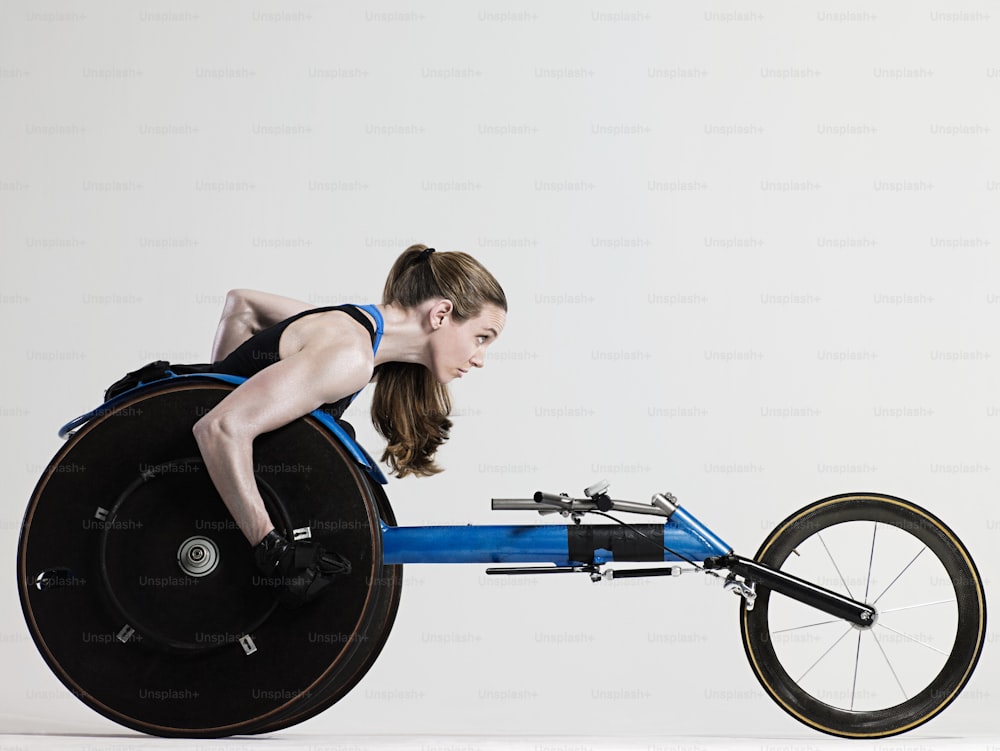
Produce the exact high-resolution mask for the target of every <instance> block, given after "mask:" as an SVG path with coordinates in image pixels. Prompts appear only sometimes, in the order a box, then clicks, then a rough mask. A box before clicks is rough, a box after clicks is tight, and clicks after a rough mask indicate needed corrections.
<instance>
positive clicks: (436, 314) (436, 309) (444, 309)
mask: <svg viewBox="0 0 1000 751" xmlns="http://www.w3.org/2000/svg"><path fill="white" fill-rule="evenodd" d="M453 308H454V306H453V305H452V304H451V300H446V299H441V300H438V301H437V302H436V303H434V305H433V306H431V309H430V321H431V330H432V331H433V330H435V329H439V328H441V326H442V325H443V324H444V322H445V320H446V319H447V318H448V316H450V315H451V311H452V309H453Z"/></svg>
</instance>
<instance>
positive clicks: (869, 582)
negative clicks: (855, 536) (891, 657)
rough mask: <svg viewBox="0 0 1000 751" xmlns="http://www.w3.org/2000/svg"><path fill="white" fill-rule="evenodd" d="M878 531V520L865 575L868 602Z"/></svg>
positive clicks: (866, 600)
mask: <svg viewBox="0 0 1000 751" xmlns="http://www.w3.org/2000/svg"><path fill="white" fill-rule="evenodd" d="M876 533H878V522H875V526H874V527H872V549H871V552H870V553H869V554H868V576H867V577H865V602H868V587H870V586H871V583H872V561H874V560H875V535H876ZM860 645H861V641H860V640H858V646H859V647H860Z"/></svg>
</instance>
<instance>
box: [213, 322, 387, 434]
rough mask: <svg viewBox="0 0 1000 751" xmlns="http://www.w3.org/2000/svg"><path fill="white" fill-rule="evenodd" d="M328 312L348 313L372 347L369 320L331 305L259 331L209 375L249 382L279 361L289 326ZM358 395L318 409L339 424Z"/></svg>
mask: <svg viewBox="0 0 1000 751" xmlns="http://www.w3.org/2000/svg"><path fill="white" fill-rule="evenodd" d="M328 310H339V311H342V312H344V313H347V315H349V316H350V317H351V318H353V319H354V320H355V321H357V322H358V323H360V324H361V325H362V326H364V327H365V328H366V329H368V334H369V336H371V339H372V347H374V346H375V327H374V326H372V322H371V321H370V320H368V317H367V316H365V314H364V313H362V312H361V311H360V310H358V309H357V308H356V307H354V306H353V305H332V306H328V307H325V308H312V309H311V310H304V311H302V312H301V313H298V314H296V315H294V316H292V317H291V318H286V319H285V320H283V321H279V322H278V323H276V324H274V325H273V326H268V327H267V328H266V329H264V330H262V331H258V332H257V333H256V334H254V335H253V336H251V337H250V338H249V339H247V340H246V341H245V342H243V344H241V345H240V346H239V347H237V348H236V349H234V350H233V351H232V352H230V353H229V355H228V356H227V357H225V358H224V359H222V360H219V361H218V362H216V363H212V369H211V372H213V373H228V374H229V375H235V376H242V377H244V378H249V377H250V376H252V375H254V374H255V373H259V372H260V371H261V370H263V369H264V368H266V367H267V366H268V365H273V364H274V363H276V362H278V361H279V360H280V359H281V356H280V355H279V353H278V344H279V342H280V341H281V335H282V333H284V331H285V329H286V328H287V327H288V324H290V323H292V322H293V321H297V320H299V319H300V318H303V317H304V316H308V315H312V314H313V313H325V312H326V311H328ZM359 393H361V392H356V393H354V394H351V395H350V396H345V397H344V398H343V399H338V400H337V401H335V402H331V403H329V404H323V405H321V406H320V409H321V410H323V411H324V412H326V413H327V414H328V415H330V416H331V417H333V418H334V419H337V420H339V419H340V417H341V415H343V414H344V410H345V409H347V407H348V405H349V404H350V403H351V401H352V400H353V399H354V397H355V396H357V395H358V394H359Z"/></svg>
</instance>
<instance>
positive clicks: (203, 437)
mask: <svg viewBox="0 0 1000 751" xmlns="http://www.w3.org/2000/svg"><path fill="white" fill-rule="evenodd" d="M342 337H343V338H342V339H341V342H340V344H339V345H338V346H336V347H334V346H330V345H329V344H327V343H322V344H320V345H318V346H308V345H307V346H306V347H303V348H302V349H301V350H299V351H298V352H296V353H295V354H293V355H291V356H289V357H286V358H284V359H283V360H280V361H279V362H276V363H274V364H273V365H269V366H268V367H266V368H264V369H263V370H261V371H260V372H259V373H256V374H255V375H253V376H252V377H251V378H249V379H247V380H246V381H244V382H243V383H241V384H240V385H239V386H238V387H236V389H234V390H233V392H232V393H231V394H228V395H227V396H226V397H225V398H224V399H223V400H222V401H221V402H219V403H218V404H217V405H216V406H215V407H214V408H213V409H212V410H211V411H209V412H208V414H206V415H205V416H204V417H202V418H201V419H200V420H198V422H196V423H195V425H194V431H193V432H194V436H195V439H196V440H197V442H198V448H199V449H200V451H201V455H202V458H203V459H204V460H205V466H206V468H207V469H208V474H209V476H210V477H211V478H212V482H213V483H214V484H215V487H216V489H217V490H218V491H219V495H221V496H222V500H223V501H224V502H225V504H226V507H227V508H228V509H229V512H230V513H231V514H232V516H233V519H235V521H236V524H237V526H238V527H239V528H240V530H241V531H242V532H243V534H244V535H245V536H246V538H247V540H248V541H249V542H250V543H251V545H256V544H257V543H258V542H260V540H261V539H262V538H263V537H264V536H265V535H266V534H267V533H268V532H269V531H270V530H272V529H273V528H274V523H273V521H272V520H271V519H270V517H269V516H268V514H267V510H266V509H265V508H264V501H263V498H261V495H260V491H258V489H257V483H256V481H255V479H254V473H253V441H254V438H256V437H257V436H259V435H261V434H262V433H267V432H269V431H272V430H276V429H278V428H280V427H281V426H283V425H287V424H288V423H290V422H292V420H295V419H296V418H298V417H301V416H302V415H305V414H308V413H309V412H311V411H312V410H314V409H316V408H317V407H319V406H320V405H321V404H325V403H328V402H333V401H336V400H337V399H340V398H342V397H344V396H347V395H348V394H352V393H354V392H355V391H357V390H358V389H361V388H364V386H365V384H366V383H368V381H369V379H370V378H371V374H372V367H373V358H372V354H371V349H370V346H371V343H370V340H369V338H368V335H367V333H365V332H364V331H361V330H360V328H359V327H357V326H355V327H354V328H353V329H347V328H346V327H345V329H344V332H343V335H342Z"/></svg>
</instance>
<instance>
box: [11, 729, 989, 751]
mask: <svg viewBox="0 0 1000 751" xmlns="http://www.w3.org/2000/svg"><path fill="white" fill-rule="evenodd" d="M156 748H171V749H184V750H185V751H209V750H210V749H211V750H212V751H248V750H249V749H274V751H369V750H371V751H386V750H390V749H391V750H392V751H404V750H405V751H410V750H412V751H619V750H621V751H717V750H720V749H734V750H738V751H822V750H823V749H833V748H837V749H845V748H850V749H857V750H858V751H862V750H864V751H867V750H868V749H871V750H872V751H947V750H948V749H963V751H972V750H973V749H975V750H976V751H1000V736H997V737H970V738H949V737H941V736H933V735H916V734H914V735H910V736H902V737H896V738H887V739H884V740H880V741H847V740H842V739H838V738H828V737H825V736H815V735H813V736H809V735H803V736H786V737H763V736H760V737H757V736H748V737H743V738H730V737H724V736H636V737H625V738H602V737H585V736H544V735H538V736H527V735H509V736H480V735H345V736H333V735H310V734H302V733H294V732H288V731H285V732H281V733H275V734H273V735H269V736H263V737H256V736H255V737H252V738H251V737H243V738H226V739H222V740H194V741H178V740H176V739H169V738H151V737H146V736H140V735H133V734H130V733H127V732H123V733H121V734H107V735H69V734H7V735H0V751H33V750H34V749H60V750H61V751H132V750H133V749H137V750H139V749H142V750H143V751H144V750H145V749H156Z"/></svg>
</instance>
